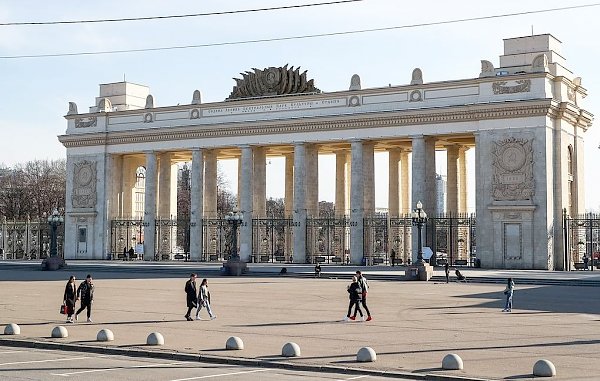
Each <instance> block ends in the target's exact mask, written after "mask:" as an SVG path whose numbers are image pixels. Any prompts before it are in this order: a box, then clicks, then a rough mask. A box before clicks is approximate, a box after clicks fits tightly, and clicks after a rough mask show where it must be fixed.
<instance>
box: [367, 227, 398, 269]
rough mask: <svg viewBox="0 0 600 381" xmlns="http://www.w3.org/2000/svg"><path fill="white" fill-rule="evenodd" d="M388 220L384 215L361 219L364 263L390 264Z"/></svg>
mask: <svg viewBox="0 0 600 381" xmlns="http://www.w3.org/2000/svg"><path fill="white" fill-rule="evenodd" d="M388 222H389V221H388V217H387V216H386V215H382V216H375V217H369V218H365V219H364V220H363V227H364V240H363V245H364V257H363V261H364V264H365V265H367V266H369V265H381V264H387V263H390V264H391V262H389V256H388V236H389V234H388V231H389V227H388Z"/></svg>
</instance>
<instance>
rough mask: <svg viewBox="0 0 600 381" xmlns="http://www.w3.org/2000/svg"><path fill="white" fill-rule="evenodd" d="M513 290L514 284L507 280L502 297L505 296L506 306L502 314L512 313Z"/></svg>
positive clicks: (509, 279)
mask: <svg viewBox="0 0 600 381" xmlns="http://www.w3.org/2000/svg"><path fill="white" fill-rule="evenodd" d="M514 290H515V282H513V280H512V278H508V279H507V281H506V288H505V289H504V295H506V304H505V306H504V309H503V310H502V312H511V311H512V299H513V292H514Z"/></svg>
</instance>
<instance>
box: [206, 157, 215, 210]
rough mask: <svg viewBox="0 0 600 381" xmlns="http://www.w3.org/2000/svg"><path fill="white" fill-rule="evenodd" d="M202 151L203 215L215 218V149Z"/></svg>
mask: <svg viewBox="0 0 600 381" xmlns="http://www.w3.org/2000/svg"><path fill="white" fill-rule="evenodd" d="M204 152H205V153H204V216H205V217H207V218H217V151H216V150H214V149H207V150H205V151H204Z"/></svg>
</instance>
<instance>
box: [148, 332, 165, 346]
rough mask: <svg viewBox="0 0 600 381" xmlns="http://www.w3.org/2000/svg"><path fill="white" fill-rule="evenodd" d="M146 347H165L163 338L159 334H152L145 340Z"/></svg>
mask: <svg viewBox="0 0 600 381" xmlns="http://www.w3.org/2000/svg"><path fill="white" fill-rule="evenodd" d="M146 344H148V345H165V338H164V337H163V335H161V334H160V333H159V332H152V333H151V334H149V335H148V338H147V339H146Z"/></svg>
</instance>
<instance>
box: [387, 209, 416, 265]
mask: <svg viewBox="0 0 600 381" xmlns="http://www.w3.org/2000/svg"><path fill="white" fill-rule="evenodd" d="M389 224H390V225H389V233H388V236H389V239H390V245H391V250H390V255H391V252H392V250H394V254H395V255H394V257H395V258H394V262H395V264H399V265H403V264H410V260H411V257H412V250H411V248H412V220H411V218H410V215H409V214H407V215H404V216H400V217H390V221H389ZM390 262H391V258H390Z"/></svg>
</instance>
